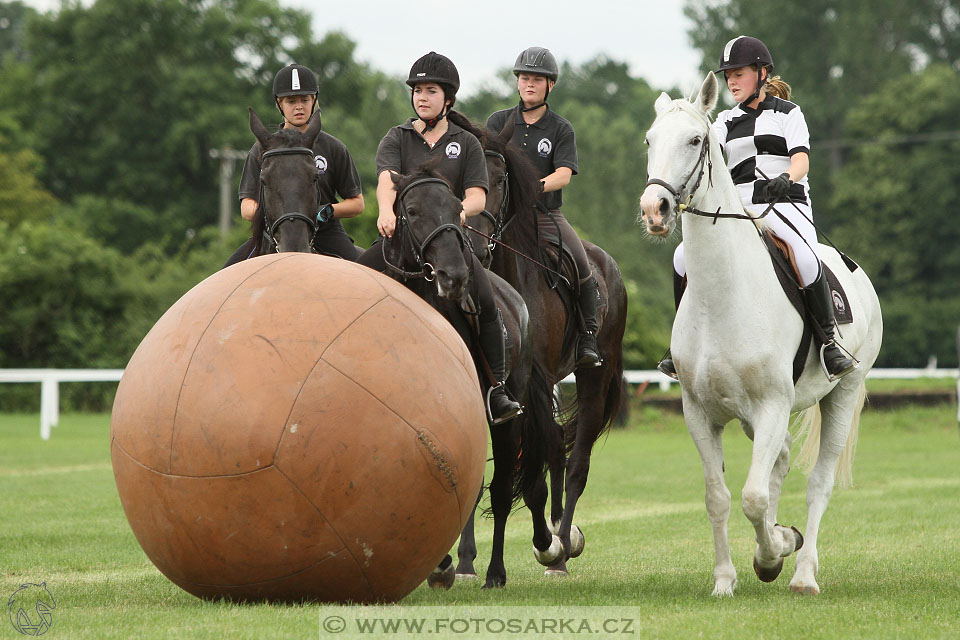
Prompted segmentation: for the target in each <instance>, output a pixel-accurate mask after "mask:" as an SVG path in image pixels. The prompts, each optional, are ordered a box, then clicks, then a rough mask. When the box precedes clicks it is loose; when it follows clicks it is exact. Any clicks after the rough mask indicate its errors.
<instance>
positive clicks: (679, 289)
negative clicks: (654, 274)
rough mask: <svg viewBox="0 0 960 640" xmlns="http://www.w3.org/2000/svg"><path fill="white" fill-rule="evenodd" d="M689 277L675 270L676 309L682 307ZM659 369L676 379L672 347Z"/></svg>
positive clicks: (658, 364)
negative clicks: (681, 302)
mask: <svg viewBox="0 0 960 640" xmlns="http://www.w3.org/2000/svg"><path fill="white" fill-rule="evenodd" d="M686 281H687V279H686V278H684V277H683V276H681V275H680V274H679V273H677V272H676V271H674V272H673V305H674V308H675V309H679V308H680V299H681V298H683V290H684V289H686ZM657 369H658V370H659V371H660V372H661V373H665V374H667V375H668V376H670V377H671V378H673V379H674V380H678V379H679V378H677V368H676V367H675V366H674V364H673V356H672V355H670V349H667V352H666V353H665V354H664V355H663V358H662V359H661V360H660V362H658V363H657Z"/></svg>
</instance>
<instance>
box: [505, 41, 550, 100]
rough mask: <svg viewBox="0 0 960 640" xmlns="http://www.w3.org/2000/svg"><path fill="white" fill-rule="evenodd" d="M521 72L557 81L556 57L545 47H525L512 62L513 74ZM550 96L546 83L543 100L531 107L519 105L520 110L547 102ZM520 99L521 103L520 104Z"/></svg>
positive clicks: (548, 86) (517, 74) (516, 74)
mask: <svg viewBox="0 0 960 640" xmlns="http://www.w3.org/2000/svg"><path fill="white" fill-rule="evenodd" d="M521 73H529V74H533V75H538V76H544V77H546V78H547V79H548V80H553V81H554V82H556V81H557V77H558V76H559V75H560V68H559V67H558V66H557V59H556V58H555V57H554V56H553V54H552V53H550V49H547V48H545V47H527V48H526V49H524V50H523V51H521V52H520V55H518V56H517V61H516V62H515V63H513V75H515V76H519V75H520V74H521ZM549 96H550V85H547V92H546V93H545V94H544V96H543V102H542V103H540V104H538V105H536V106H533V107H523V106H521V107H520V110H521V111H533V110H534V109H539V108H540V107H542V106H543V105H545V104H547V98H548V97H549ZM522 104H523V103H522V101H521V105H522Z"/></svg>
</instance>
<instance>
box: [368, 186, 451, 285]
mask: <svg viewBox="0 0 960 640" xmlns="http://www.w3.org/2000/svg"><path fill="white" fill-rule="evenodd" d="M423 184H442V185H443V186H444V187H446V188H447V189H448V190H449V189H450V185H449V184H447V182H446V180H443V179H441V178H419V179H417V180H414V181H413V182H411V183H410V184H408V185H407V186H406V187H404V188H403V190H402V191H401V192H400V194H399V195H398V196H397V201H396V205H395V206H394V209H395V213H396V214H397V227H398V229H397V231H398V232H401V231H402V230H403V229H404V228H406V230H407V233H402V234H401V235H402V236H403V238H404V240H405V241H406V244H407V245H409V247H410V250H411V252H412V253H413V257H414V259H415V260H416V262H417V266H419V267H420V271H406V270H405V269H402V268H401V267H400V266H399V265H395V264H391V263H390V261H389V260H387V253H386V252H387V247H386V244H387V243H386V242H381V243H380V251H381V252H382V255H383V262H384V264H386V265H387V267H388V268H389V269H390V270H391V271H393V272H394V273H396V274H399V275H400V276H402V277H404V278H423V279H424V280H426V281H427V282H433V280H434V278H436V275H437V272H436V269H435V268H434V266H433V265H432V264H430V263H429V262H426V261H425V260H424V259H423V254H424V252H425V251H426V249H427V246H428V245H429V244H430V243H431V242H433V241H434V240H435V239H436V238H437V236H439V235H440V234H441V233H443V232H444V231H453V232H454V233H456V234H457V239H458V240H459V242H460V248H461V249H463V248H465V247H466V243H467V239H466V238H465V237H464V236H463V230H462V229H461V228H460V225H457V224H453V223H451V222H447V223H444V224H441V225H439V226H437V228H436V229H434V230H433V231H431V232H430V233H429V234H427V237H426V238H424V240H423V242H420V241H418V240H417V238H416V237H415V236H414V233H413V227H412V226H411V225H410V220H409V219H408V218H407V207H406V205H405V204H404V202H403V199H404V196H406V195H407V194H408V193H409V192H410V190H411V189H413V188H414V187H418V186H420V185H423Z"/></svg>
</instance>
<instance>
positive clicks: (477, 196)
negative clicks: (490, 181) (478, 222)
mask: <svg viewBox="0 0 960 640" xmlns="http://www.w3.org/2000/svg"><path fill="white" fill-rule="evenodd" d="M465 195H466V197H465V198H464V199H463V211H461V212H460V222H461V223H463V222H464V221H465V220H466V219H467V218H469V217H470V216H475V215H477V214H478V213H480V212H481V211H483V208H484V207H485V206H486V205H487V190H486V189H484V188H483V187H467V189H466V191H465Z"/></svg>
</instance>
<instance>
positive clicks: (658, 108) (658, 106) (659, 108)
mask: <svg viewBox="0 0 960 640" xmlns="http://www.w3.org/2000/svg"><path fill="white" fill-rule="evenodd" d="M672 102H673V100H671V99H670V96H668V95H667V94H666V93H663V92H661V93H660V96H659V97H658V98H657V101H656V102H654V103H653V110H654V112H655V113H656V114H657V115H658V116H659V115H661V114H662V113H663V112H664V111H666V110H667V109H669V108H670V104H671V103H672Z"/></svg>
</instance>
